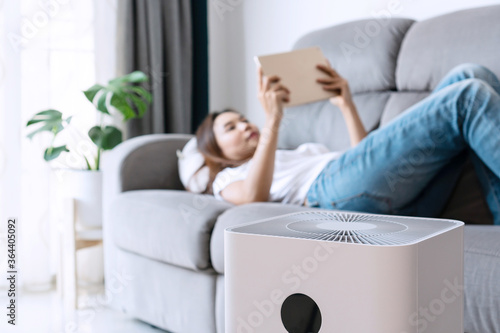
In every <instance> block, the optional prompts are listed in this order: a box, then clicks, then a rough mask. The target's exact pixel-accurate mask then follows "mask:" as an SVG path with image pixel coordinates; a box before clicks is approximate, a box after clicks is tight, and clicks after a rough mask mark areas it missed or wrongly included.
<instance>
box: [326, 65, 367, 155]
mask: <svg viewBox="0 0 500 333" xmlns="http://www.w3.org/2000/svg"><path fill="white" fill-rule="evenodd" d="M317 67H318V69H320V70H322V71H323V72H325V73H326V74H328V76H329V78H326V79H323V78H322V79H318V80H317V82H319V83H321V84H322V85H323V89H324V90H327V91H331V92H332V93H333V94H334V96H333V97H332V98H330V103H332V104H333V105H336V106H338V107H339V109H340V111H341V112H342V114H343V116H344V120H345V122H346V124H347V129H348V131H349V137H350V139H351V146H353V147H354V146H356V145H357V144H358V143H359V142H360V141H361V140H363V139H364V138H365V137H366V135H367V133H366V130H365V128H364V126H363V123H362V122H361V119H360V118H359V114H358V110H357V109H356V105H354V101H353V100H352V96H351V91H350V89H349V84H348V83H347V80H346V79H344V78H343V77H342V76H340V75H339V74H338V73H337V72H336V71H335V70H334V69H333V68H332V67H331V66H330V63H328V66H325V65H321V64H320V65H318V66H317Z"/></svg>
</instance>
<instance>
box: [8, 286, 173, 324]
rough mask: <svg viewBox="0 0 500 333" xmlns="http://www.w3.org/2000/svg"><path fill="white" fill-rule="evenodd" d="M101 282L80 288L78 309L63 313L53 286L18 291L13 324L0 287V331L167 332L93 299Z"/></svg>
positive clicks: (99, 292) (100, 287) (98, 291)
mask: <svg viewBox="0 0 500 333" xmlns="http://www.w3.org/2000/svg"><path fill="white" fill-rule="evenodd" d="M103 290H104V286H103V285H94V286H87V288H85V289H84V290H83V291H80V296H79V301H80V304H81V306H82V308H81V309H79V310H76V311H73V312H70V313H64V311H63V307H62V303H61V302H60V300H59V298H58V295H57V292H56V290H55V289H52V290H50V291H41V292H27V291H21V292H20V294H19V298H18V299H17V311H16V326H12V325H10V324H7V318H6V309H5V308H6V306H4V305H6V304H7V303H8V298H7V292H6V290H0V305H1V306H0V308H2V309H4V310H2V313H1V316H0V318H2V319H1V321H0V332H2V333H10V332H12V333H32V332H36V333H127V332H133V333H168V332H166V331H163V330H160V329H158V328H155V327H152V326H151V325H148V324H146V323H144V322H141V321H139V320H136V319H133V318H130V317H128V316H126V315H124V314H122V313H119V312H116V311H113V310H111V309H109V308H105V307H102V306H100V305H99V303H98V302H96V299H97V297H98V296H99V295H102V291H103Z"/></svg>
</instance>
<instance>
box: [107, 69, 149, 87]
mask: <svg viewBox="0 0 500 333" xmlns="http://www.w3.org/2000/svg"><path fill="white" fill-rule="evenodd" d="M147 80H148V76H147V75H146V74H144V72H141V71H134V72H132V73H129V74H127V75H124V76H121V77H118V78H116V79H113V80H111V81H109V84H111V85H121V84H122V83H125V82H126V83H139V82H146V81H147Z"/></svg>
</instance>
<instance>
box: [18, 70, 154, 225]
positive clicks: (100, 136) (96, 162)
mask: <svg viewBox="0 0 500 333" xmlns="http://www.w3.org/2000/svg"><path fill="white" fill-rule="evenodd" d="M147 80H148V77H147V75H146V74H144V73H143V72H140V71H135V72H132V73H130V74H127V75H124V76H121V77H118V78H115V79H113V80H110V81H109V82H108V84H107V85H105V86H103V85H100V84H95V85H93V86H92V87H90V88H89V89H88V90H85V91H84V92H83V93H84V94H85V97H86V98H87V99H88V100H89V101H90V102H91V103H92V104H93V105H94V106H95V108H96V110H97V111H98V112H100V113H101V115H102V117H100V119H101V121H100V123H99V124H97V125H95V126H93V127H92V128H90V130H89V131H88V139H90V140H89V141H90V142H92V144H93V145H95V148H96V149H95V151H96V153H95V154H94V155H91V156H88V152H87V155H86V154H85V153H82V152H80V155H82V157H83V159H84V160H85V164H86V168H85V169H82V170H76V169H64V172H62V174H63V176H62V177H60V178H61V179H60V180H61V181H62V182H63V189H62V191H63V193H64V195H65V196H70V197H72V198H75V199H76V201H77V202H76V207H75V208H76V212H75V213H76V223H77V226H78V227H80V228H83V227H85V228H93V227H100V226H101V225H102V222H101V211H102V209H101V206H102V174H101V172H100V163H101V155H102V153H103V152H104V151H106V150H111V149H113V148H114V147H115V146H117V145H118V144H120V143H121V142H122V132H121V131H120V130H119V129H118V128H116V127H115V126H111V125H104V123H103V120H104V119H103V118H104V117H106V116H108V117H111V113H110V110H116V111H118V112H119V113H121V115H122V116H123V121H124V122H126V121H128V120H130V119H132V118H142V117H143V115H144V113H145V112H146V109H147V107H148V105H149V104H150V103H151V101H152V96H151V94H150V93H149V92H148V91H147V90H146V89H144V88H143V87H141V86H139V85H137V84H138V83H142V82H146V81H147ZM71 119H72V117H71V116H70V117H67V118H64V119H63V114H62V113H61V112H60V111H57V110H53V109H50V110H44V111H41V112H38V113H37V114H35V115H34V116H33V117H32V118H31V119H30V120H29V121H28V122H27V124H26V126H27V127H29V128H32V127H36V129H35V130H33V131H32V132H31V133H29V134H28V135H27V137H28V138H29V139H32V138H33V137H34V136H36V135H38V134H39V133H42V132H50V133H51V134H52V141H51V143H50V145H49V147H47V148H46V149H45V151H44V154H43V158H44V159H45V160H46V161H47V162H50V161H53V160H56V159H58V158H61V156H63V155H64V154H67V153H70V149H69V148H68V146H67V145H59V146H54V142H55V139H56V137H57V136H58V134H60V133H61V132H63V131H65V130H66V128H67V127H69V126H70V123H71Z"/></svg>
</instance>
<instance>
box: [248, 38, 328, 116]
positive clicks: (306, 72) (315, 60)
mask: <svg viewBox="0 0 500 333" xmlns="http://www.w3.org/2000/svg"><path fill="white" fill-rule="evenodd" d="M254 60H255V62H256V64H257V65H258V66H259V65H260V66H261V67H262V70H263V72H264V75H266V76H273V75H277V76H279V77H280V78H281V84H283V85H284V86H286V87H287V88H288V89H289V90H290V100H289V102H288V103H287V102H284V106H286V107H289V106H296V105H301V104H306V103H311V102H317V101H321V100H325V99H328V98H330V97H333V96H335V94H334V93H332V92H329V91H325V90H323V87H322V85H321V84H320V83H318V82H316V80H317V79H318V78H328V77H329V76H328V74H326V73H324V72H323V71H322V70H320V69H318V68H316V65H317V64H324V65H328V63H327V60H326V57H325V56H324V55H323V52H321V49H320V48H319V47H310V48H306V49H299V50H294V51H291V52H285V53H277V54H270V55H263V56H255V57H254Z"/></svg>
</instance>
